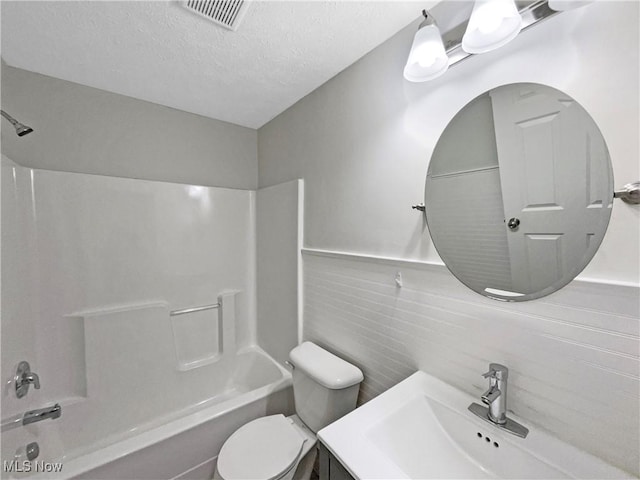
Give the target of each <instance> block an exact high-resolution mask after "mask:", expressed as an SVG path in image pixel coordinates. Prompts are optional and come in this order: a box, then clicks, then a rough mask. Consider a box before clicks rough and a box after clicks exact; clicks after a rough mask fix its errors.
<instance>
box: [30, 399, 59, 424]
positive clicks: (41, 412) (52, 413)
mask: <svg viewBox="0 0 640 480" xmlns="http://www.w3.org/2000/svg"><path fill="white" fill-rule="evenodd" d="M60 415H62V407H61V406H60V404H58V403H56V404H55V405H54V406H53V407H45V408H40V409H38V410H29V411H28V412H27V413H25V414H24V417H22V425H29V424H30V423H36V422H40V421H42V420H46V419H47V418H51V419H52V420H53V419H56V418H60Z"/></svg>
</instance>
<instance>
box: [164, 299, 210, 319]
mask: <svg viewBox="0 0 640 480" xmlns="http://www.w3.org/2000/svg"><path fill="white" fill-rule="evenodd" d="M213 308H220V303H219V302H218V303H213V304H211V305H203V306H202V307H193V308H183V309H182V310H171V311H170V312H169V316H171V317H175V316H176V315H184V314H185V313H195V312H201V311H203V310H211V309H213Z"/></svg>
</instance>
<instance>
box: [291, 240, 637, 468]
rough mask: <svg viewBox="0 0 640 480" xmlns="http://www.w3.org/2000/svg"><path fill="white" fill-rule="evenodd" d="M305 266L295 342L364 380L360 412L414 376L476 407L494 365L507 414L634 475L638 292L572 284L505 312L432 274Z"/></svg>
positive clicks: (334, 263) (399, 265)
mask: <svg viewBox="0 0 640 480" xmlns="http://www.w3.org/2000/svg"><path fill="white" fill-rule="evenodd" d="M303 259H304V292H305V293H304V295H305V298H304V339H305V340H311V341H314V342H317V343H318V344H319V345H322V346H324V347H325V348H327V349H328V350H331V351H333V352H334V353H336V354H337V355H340V356H341V357H343V358H345V359H347V360H349V361H351V362H353V363H355V364H356V365H358V366H359V367H360V368H361V369H362V370H363V372H364V374H365V381H364V383H363V385H362V387H361V391H360V402H361V403H363V402H366V401H368V400H370V399H371V398H373V397H375V396H376V395H378V394H380V393H382V392H383V391H385V390H386V389H388V388H390V387H392V386H393V385H395V384H396V383H398V382H399V381H401V380H403V379H404V378H406V377H407V376H409V375H410V374H411V373H413V372H414V371H416V370H424V371H425V372H427V373H429V374H431V375H434V376H436V377H439V378H441V379H443V380H444V381H446V382H448V383H450V384H452V385H454V386H456V387H458V388H460V389H461V390H464V391H466V392H469V393H471V394H472V395H476V396H477V397H478V399H479V397H480V395H481V394H482V392H484V390H485V389H486V387H487V381H486V380H484V379H483V378H482V376H481V374H482V373H484V372H485V371H486V370H487V369H488V364H489V362H498V363H502V364H504V365H506V366H507V367H508V368H509V370H510V375H509V403H508V409H509V410H511V411H514V412H516V413H517V414H518V415H520V416H521V417H522V418H524V419H527V420H528V422H529V424H532V425H533V424H535V425H537V426H539V427H542V428H544V429H546V430H547V431H550V432H551V433H552V434H554V435H555V436H557V437H559V438H561V439H563V440H565V441H567V442H569V443H571V444H573V445H576V446H578V447H579V448H582V449H584V450H586V451H588V452H590V453H592V454H594V455H596V456H598V457H601V458H604V459H605V460H606V461H608V462H610V463H612V464H614V465H616V466H618V467H620V468H623V469H625V470H627V471H629V472H630V473H632V474H634V475H636V476H638V475H639V474H640V467H639V462H640V455H639V453H638V452H639V448H638V447H639V428H640V427H639V425H640V400H639V385H640V382H639V377H640V375H639V370H640V362H639V357H640V355H639V350H640V342H639V338H640V322H639V316H640V304H639V299H640V290H639V289H638V287H635V286H624V285H612V284H605V283H591V282H586V281H573V282H572V283H570V284H569V285H568V286H566V287H565V288H564V289H562V290H561V291H559V292H556V293H554V294H552V295H549V296H547V297H544V298H542V299H538V300H534V301H529V302H521V303H504V302H498V301H495V300H490V299H487V298H484V297H482V296H480V295H478V294H476V293H474V292H472V291H471V290H469V289H467V288H466V287H464V286H463V285H462V284H461V283H460V282H458V281H457V280H456V279H455V278H454V277H453V276H452V275H451V274H450V273H449V272H448V270H447V269H446V268H445V267H444V266H441V265H435V264H427V263H418V262H408V261H404V260H393V259H380V258H375V257H366V256H361V255H350V254H341V253H338V252H325V251H319V250H311V249H306V250H303ZM398 272H401V273H402V277H403V287H402V288H399V287H397V286H396V283H395V281H394V279H395V277H396V274H397V273H398Z"/></svg>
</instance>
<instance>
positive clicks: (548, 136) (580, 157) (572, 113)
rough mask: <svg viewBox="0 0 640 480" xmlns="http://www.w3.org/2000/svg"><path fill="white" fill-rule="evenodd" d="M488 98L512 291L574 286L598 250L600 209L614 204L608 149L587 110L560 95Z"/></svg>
mask: <svg viewBox="0 0 640 480" xmlns="http://www.w3.org/2000/svg"><path fill="white" fill-rule="evenodd" d="M490 96H491V103H492V107H493V116H494V125H495V135H496V144H497V150H498V152H497V153H498V163H499V171H500V183H501V185H502V197H503V202H504V218H505V226H504V228H505V229H506V231H507V240H508V245H509V257H510V262H511V275H512V291H515V292H518V293H522V294H531V293H535V292H539V291H541V290H543V289H545V288H546V287H548V286H550V285H553V284H556V283H557V282H558V281H560V280H562V279H563V278H566V277H567V276H569V278H573V276H575V275H576V274H577V273H579V271H580V270H582V268H583V267H584V258H591V257H592V256H593V254H594V253H595V250H596V249H597V248H598V246H599V245H600V242H601V241H602V237H603V236H604V233H605V229H606V224H607V222H608V216H604V217H603V215H602V209H603V208H604V209H610V208H611V202H612V200H613V199H612V198H608V195H607V194H608V189H607V185H609V183H611V179H610V167H609V165H610V163H609V158H608V153H607V148H606V145H605V143H604V139H603V138H602V135H601V134H600V132H599V131H598V129H597V127H596V125H595V123H594V122H593V121H592V120H591V118H590V117H589V115H588V114H587V113H586V112H585V111H584V109H583V108H582V107H581V106H580V105H579V104H578V103H577V102H576V101H574V100H573V99H571V98H569V97H567V96H566V95H563V94H562V92H559V91H558V90H555V89H553V88H549V87H545V86H543V85H535V84H515V85H509V86H504V87H501V88H499V89H495V90H493V91H492V92H491V93H490ZM569 185H571V187H572V188H566V186H569ZM563 186H564V187H563ZM511 218H517V219H519V221H520V223H519V225H518V226H517V227H515V228H509V226H508V222H509V219H511ZM512 226H513V225H512Z"/></svg>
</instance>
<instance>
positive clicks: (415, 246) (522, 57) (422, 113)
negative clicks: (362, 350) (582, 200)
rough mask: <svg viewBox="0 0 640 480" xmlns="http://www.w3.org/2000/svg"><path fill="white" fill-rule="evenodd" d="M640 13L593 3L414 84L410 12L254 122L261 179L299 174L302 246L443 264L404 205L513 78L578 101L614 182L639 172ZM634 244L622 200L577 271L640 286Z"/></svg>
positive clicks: (639, 238) (638, 237) (637, 236)
mask: <svg viewBox="0 0 640 480" xmlns="http://www.w3.org/2000/svg"><path fill="white" fill-rule="evenodd" d="M638 14H639V12H638V3H637V2H613V1H612V2H595V3H593V4H591V5H589V6H588V7H584V8H581V9H576V10H572V11H568V12H564V13H562V14H560V15H557V16H555V17H553V18H550V19H549V20H546V21H544V22H542V23H541V24H539V25H537V26H535V27H534V28H532V29H529V30H527V31H525V32H523V33H522V34H521V35H519V36H518V37H517V38H516V39H515V40H514V41H513V42H511V43H509V44H508V45H506V46H504V47H502V48H500V49H498V50H496V51H493V52H490V53H487V54H484V55H477V56H475V57H471V58H469V59H467V60H465V61H464V62H461V63H460V64H458V65H455V66H454V67H453V68H451V69H450V70H449V71H448V72H446V73H445V74H444V75H443V76H442V77H439V78H437V79H435V80H433V81H431V82H424V83H411V82H408V81H406V80H404V78H403V76H402V70H403V68H404V64H405V62H406V59H407V55H408V52H409V49H410V47H411V42H412V41H413V36H414V34H415V32H416V30H417V27H418V23H419V20H418V21H416V22H415V23H414V24H413V25H410V26H409V27H407V28H405V29H404V30H402V31H400V32H399V33H398V34H397V35H395V36H394V37H392V38H391V39H390V40H388V41H387V42H385V43H383V44H381V45H380V46H379V47H377V48H376V49H374V50H372V51H371V52H370V53H369V54H367V55H365V56H364V57H363V58H361V59H360V60H359V61H358V62H356V63H355V64H353V65H351V66H350V67H349V68H347V69H345V70H344V71H343V72H341V73H340V74H339V75H336V76H335V77H334V78H332V79H331V80H329V81H328V82H327V83H325V84H324V85H322V86H321V87H320V88H318V89H317V90H315V91H313V92H312V93H310V94H309V95H307V96H306V97H305V98H303V99H302V100H300V101H299V102H298V103H296V104H295V105H293V106H292V107H291V108H289V109H288V110H286V111H285V112H283V113H281V114H280V115H279V116H278V117H276V118H275V119H273V120H272V121H270V122H269V123H267V124H266V125H265V126H263V127H262V128H260V129H259V130H258V161H259V185H260V187H266V186H269V185H275V184H278V183H282V182H286V181H289V180H294V179H297V178H303V179H304V181H305V212H304V213H305V225H304V243H305V246H306V247H309V248H317V249H324V250H336V251H342V252H353V253H360V254H370V255H382V256H390V257H397V258H404V259H409V260H421V261H433V262H440V261H441V260H440V258H439V257H438V255H437V252H436V251H435V249H434V247H433V244H432V243H431V241H430V238H429V235H428V232H427V230H426V226H425V224H424V220H423V218H422V216H421V215H419V214H418V213H416V211H415V210H412V209H411V205H414V204H416V203H419V202H421V201H422V200H423V199H424V184H425V177H426V173H427V168H428V166H429V159H430V158H431V154H432V152H433V149H434V147H435V145H436V143H437V141H438V139H439V137H440V135H441V134H442V132H443V130H444V129H445V127H446V125H447V124H448V123H449V121H450V120H451V119H452V118H453V117H454V116H455V114H456V113H457V112H458V111H459V110H460V109H461V108H462V107H464V106H465V105H466V104H467V103H468V102H470V101H471V100H473V99H474V98H475V97H477V96H478V95H480V94H481V93H484V92H486V91H487V90H490V89H492V88H495V87H497V86H499V85H505V84H509V83H517V82H531V83H541V84H544V85H549V86H551V87H554V88H557V89H558V90H561V91H563V92H565V93H566V94H568V95H569V96H571V97H572V98H574V99H575V100H576V101H578V102H579V103H580V104H581V105H582V106H583V107H584V108H585V109H586V110H587V112H589V114H590V115H591V116H592V117H593V119H594V120H595V122H596V124H597V125H598V126H599V127H600V130H601V131H602V134H603V136H604V138H605V140H606V142H607V146H608V148H609V153H610V155H611V161H612V164H613V172H614V177H615V183H616V186H618V187H619V186H621V185H624V184H625V183H628V182H632V181H635V180H636V179H637V178H638V176H639V174H640V172H639V166H640V164H639V163H638V156H639V155H640V153H639V141H638V130H639V129H640V126H639V119H640V114H639V112H638V105H639V99H638V82H639V78H638V72H639V71H640V69H639V67H638V65H639V55H638V48H637V45H638V41H639V31H638ZM434 15H436V13H434ZM602 22H608V23H606V24H608V25H616V28H613V29H602V28H600V26H601V25H603V23H602ZM620 45H629V46H635V47H633V48H632V47H629V48H620ZM465 140H466V139H465V138H461V139H460V142H461V144H462V146H463V147H464V144H465ZM638 245H640V229H639V228H638V215H637V209H635V210H634V207H632V206H630V205H627V204H624V203H622V202H618V203H616V205H615V207H614V209H613V213H612V217H611V222H610V224H609V228H608V230H607V234H606V236H605V239H604V241H603V243H602V245H601V246H600V249H599V251H598V253H597V254H596V256H595V257H594V258H593V260H592V261H591V263H590V264H589V265H588V266H587V268H586V269H585V270H584V272H583V274H582V275H581V278H589V279H593V280H599V281H613V282H623V283H630V284H633V285H637V284H638V282H639V269H638V265H639V264H640V248H638ZM620 252H624V255H621V254H620Z"/></svg>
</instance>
